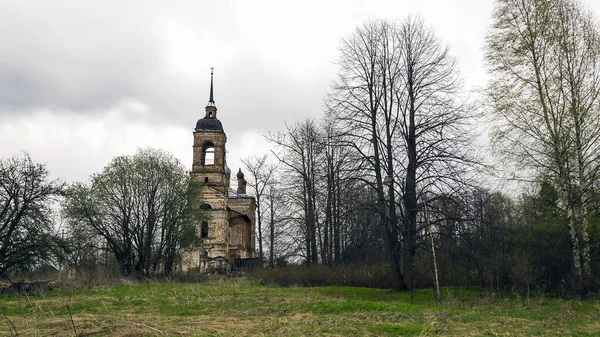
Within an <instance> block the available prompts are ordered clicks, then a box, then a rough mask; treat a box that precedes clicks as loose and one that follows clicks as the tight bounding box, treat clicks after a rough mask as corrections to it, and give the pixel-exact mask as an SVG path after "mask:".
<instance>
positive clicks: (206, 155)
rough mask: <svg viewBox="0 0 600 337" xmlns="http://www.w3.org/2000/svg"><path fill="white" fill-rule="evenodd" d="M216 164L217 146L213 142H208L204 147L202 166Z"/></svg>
mask: <svg viewBox="0 0 600 337" xmlns="http://www.w3.org/2000/svg"><path fill="white" fill-rule="evenodd" d="M214 164H215V145H214V144H213V143H211V142H206V143H205V144H204V146H203V147H202V165H203V166H206V165H214Z"/></svg>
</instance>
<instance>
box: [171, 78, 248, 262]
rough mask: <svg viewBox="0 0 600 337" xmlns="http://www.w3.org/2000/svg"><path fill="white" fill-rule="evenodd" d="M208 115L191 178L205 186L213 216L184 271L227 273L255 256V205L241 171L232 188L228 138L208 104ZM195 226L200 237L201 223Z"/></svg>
mask: <svg viewBox="0 0 600 337" xmlns="http://www.w3.org/2000/svg"><path fill="white" fill-rule="evenodd" d="M211 92H212V90H211ZM211 97H212V95H211ZM212 103H214V102H212ZM205 113H206V114H205V117H204V118H202V119H200V120H198V122H197V123H196V128H195V130H194V133H193V134H194V144H193V160H192V171H191V173H190V174H191V176H192V177H193V178H194V179H196V180H197V181H198V182H200V183H202V185H203V193H202V194H203V195H202V202H203V203H204V204H206V205H208V206H205V207H206V208H208V209H209V212H210V219H209V220H208V235H207V236H206V237H204V238H203V239H202V246H201V247H200V248H199V249H197V250H194V251H191V252H188V253H185V254H184V257H183V261H182V269H183V270H184V271H185V270H190V269H198V270H200V271H203V272H213V271H214V272H224V271H227V270H230V268H231V263H232V262H233V260H234V259H240V258H241V259H248V258H253V257H254V255H255V245H254V241H255V230H256V228H255V223H256V222H255V212H256V201H255V199H254V197H253V196H250V195H247V194H246V180H245V179H244V176H243V174H241V170H240V172H238V179H237V180H238V186H237V189H236V190H233V189H232V188H231V187H230V177H231V170H230V169H229V167H227V158H226V153H227V152H226V147H225V144H226V143H227V136H226V135H225V132H224V131H223V127H222V125H221V122H220V121H219V120H218V119H217V108H216V107H215V106H214V105H211V104H210V103H209V106H207V107H206V110H205ZM240 174H241V176H240ZM196 226H197V231H198V234H199V235H201V227H202V223H201V222H199V223H197V224H196Z"/></svg>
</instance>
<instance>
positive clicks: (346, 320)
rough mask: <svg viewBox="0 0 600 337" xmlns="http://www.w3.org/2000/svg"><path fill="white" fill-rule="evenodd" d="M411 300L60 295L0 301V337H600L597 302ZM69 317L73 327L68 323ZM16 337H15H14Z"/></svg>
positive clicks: (246, 289)
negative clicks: (437, 301)
mask: <svg viewBox="0 0 600 337" xmlns="http://www.w3.org/2000/svg"><path fill="white" fill-rule="evenodd" d="M444 296H445V298H444V302H443V303H442V305H440V306H438V305H436V304H435V303H434V301H433V294H432V291H431V289H425V290H419V291H417V292H416V293H415V296H414V301H413V302H411V301H410V294H408V293H399V292H392V291H389V290H383V289H367V288H357V287H315V288H298V287H290V288H277V287H265V286H259V285H257V284H256V283H255V282H252V281H244V280H227V281H218V282H207V283H199V284H175V283H162V284H139V285H114V286H104V287H97V288H93V289H91V290H67V289H59V290H53V291H50V292H47V293H46V294H44V295H39V296H25V295H21V296H10V297H0V310H1V311H2V313H1V314H0V321H1V322H0V336H10V335H11V329H9V326H10V325H11V324H12V325H14V327H15V328H16V330H17V333H18V335H19V336H74V335H75V331H74V329H73V325H75V330H76V331H77V334H78V335H84V336H115V335H116V336H119V335H120V336H153V335H166V336H178V335H186V336H233V335H241V336H314V335H328V336H598V335H600V301H598V300H589V301H583V302H582V301H565V300H560V299H547V298H534V299H532V301H531V304H530V306H529V307H525V306H524V305H523V302H522V301H520V300H518V299H506V298H504V299H500V298H492V296H491V295H490V294H489V293H487V292H485V291H484V290H480V291H478V290H471V291H467V290H464V289H452V290H449V291H445V294H444ZM69 310H70V312H71V316H72V317H73V320H72V321H71V318H70V316H69ZM12 335H15V333H14V331H12Z"/></svg>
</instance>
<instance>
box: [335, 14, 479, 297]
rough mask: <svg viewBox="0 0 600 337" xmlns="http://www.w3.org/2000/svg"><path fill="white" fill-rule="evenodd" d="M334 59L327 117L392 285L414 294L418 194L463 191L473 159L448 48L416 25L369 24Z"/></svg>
mask: <svg viewBox="0 0 600 337" xmlns="http://www.w3.org/2000/svg"><path fill="white" fill-rule="evenodd" d="M340 51H341V56H340V60H339V64H340V72H339V75H338V79H337V81H336V82H335V83H334V85H333V89H332V92H331V93H330V95H329V96H328V98H327V103H328V108H329V114H330V116H331V117H332V118H334V119H335V120H336V121H337V122H338V123H337V125H338V127H337V131H338V138H339V139H340V142H341V143H344V142H345V145H346V146H349V147H351V148H352V149H354V151H355V152H356V153H357V154H358V156H359V157H360V158H361V160H362V162H363V168H364V169H365V171H366V172H368V174H367V175H365V176H364V182H365V183H366V184H368V185H369V186H370V187H371V188H372V189H373V190H374V191H375V196H376V198H375V199H376V201H375V203H374V204H375V209H376V210H377V212H378V215H379V216H378V217H379V220H378V221H379V223H380V226H379V228H380V231H381V233H382V238H383V239H384V243H385V247H386V252H387V255H388V257H389V264H390V270H391V272H392V273H391V278H392V283H393V284H394V287H396V288H400V287H402V286H408V287H411V288H412V287H413V286H414V275H413V269H414V264H415V255H416V249H417V246H416V243H417V241H418V240H417V239H418V237H417V236H418V234H419V232H420V231H418V226H417V215H418V212H419V210H420V209H421V208H422V207H421V205H419V197H420V194H421V193H423V192H424V191H429V192H430V193H434V192H438V193H440V192H448V191H449V190H453V189H456V187H457V186H458V185H461V184H463V183H464V182H465V176H466V175H465V174H466V173H467V172H468V171H469V167H470V166H471V165H475V164H476V163H477V160H476V158H475V157H474V156H472V155H471V154H470V153H469V151H470V150H471V149H472V147H471V145H472V141H473V133H471V132H470V130H469V126H470V123H471V121H472V117H473V116H472V114H471V113H470V110H469V108H468V107H467V106H465V105H464V99H463V98H462V96H461V91H460V89H461V81H460V80H459V77H458V72H457V70H456V62H455V60H454V58H453V57H452V56H451V55H450V53H449V49H448V47H446V46H444V45H443V44H442V43H441V41H440V40H439V39H438V38H437V37H436V36H435V34H434V33H433V31H431V29H429V28H427V27H425V26H424V24H423V22H422V21H421V20H420V19H418V18H412V17H409V18H407V19H405V20H403V21H400V22H390V21H371V22H368V23H366V24H364V25H363V26H361V27H359V28H357V29H356V31H355V32H354V33H353V34H352V35H351V36H350V37H349V38H347V39H344V40H343V41H342V46H341V48H340ZM399 217H400V219H402V225H401V226H400V221H399ZM401 239H402V241H401ZM401 243H403V244H401ZM401 256H402V257H403V265H402V267H403V268H401V265H400V257H401ZM402 271H403V273H402Z"/></svg>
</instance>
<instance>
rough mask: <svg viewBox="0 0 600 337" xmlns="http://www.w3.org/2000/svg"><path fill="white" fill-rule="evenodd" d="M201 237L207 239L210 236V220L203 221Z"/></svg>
mask: <svg viewBox="0 0 600 337" xmlns="http://www.w3.org/2000/svg"><path fill="white" fill-rule="evenodd" d="M200 237H201V238H203V239H206V238H207V237H208V222H207V221H202V226H201V228H200Z"/></svg>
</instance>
